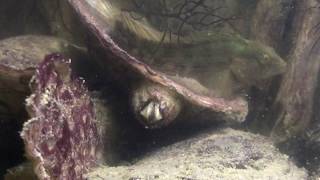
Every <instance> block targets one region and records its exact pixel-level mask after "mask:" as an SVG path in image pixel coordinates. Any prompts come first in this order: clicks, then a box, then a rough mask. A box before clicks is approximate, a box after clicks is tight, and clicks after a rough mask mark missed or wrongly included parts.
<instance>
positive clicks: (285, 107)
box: [271, 0, 320, 142]
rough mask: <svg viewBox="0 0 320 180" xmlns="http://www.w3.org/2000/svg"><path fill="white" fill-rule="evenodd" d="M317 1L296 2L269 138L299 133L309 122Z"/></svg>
mask: <svg viewBox="0 0 320 180" xmlns="http://www.w3.org/2000/svg"><path fill="white" fill-rule="evenodd" d="M318 6H319V3H318V2H317V1H316V0H306V1H296V3H295V12H294V18H293V22H292V32H291V37H292V40H291V42H292V45H291V49H290V51H289V55H288V58H287V59H288V63H289V68H288V71H287V73H286V74H285V76H284V78H283V80H282V83H281V86H280V90H279V93H278V95H277V98H276V100H275V103H274V107H273V110H274V112H273V114H276V117H274V118H276V120H277V121H276V124H275V126H274V128H273V130H272V134H271V135H272V137H274V139H275V140H276V141H278V142H280V141H285V140H287V139H288V138H290V137H293V136H297V135H300V134H301V133H303V132H304V131H305V129H306V128H307V127H308V126H309V124H310V122H311V121H312V117H313V113H314V112H317V109H316V108H315V107H314V103H315V100H316V99H317V97H316V96H315V93H316V89H317V85H318V83H317V82H318V74H319V68H320V61H319V60H320V46H319V43H318V41H319V28H318V23H319V18H320V11H319V8H317V7H318Z"/></svg>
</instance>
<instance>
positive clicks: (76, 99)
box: [21, 54, 102, 179]
mask: <svg viewBox="0 0 320 180" xmlns="http://www.w3.org/2000/svg"><path fill="white" fill-rule="evenodd" d="M70 63H71V60H70V59H64V58H63V57H62V56H60V55H57V54H54V55H50V56H47V57H46V59H45V60H44V62H42V63H41V64H40V65H39V67H38V69H37V73H36V75H35V76H34V78H33V81H34V82H33V83H34V84H33V88H34V89H33V94H32V95H31V96H30V97H29V98H28V100H27V106H28V109H29V113H30V116H31V117H32V119H30V120H29V121H27V122H26V123H25V124H24V127H23V130H22V133H21V137H22V138H23V140H24V142H25V147H26V152H27V155H28V156H29V157H30V158H31V160H33V161H34V167H35V172H36V174H37V176H38V177H39V179H82V178H83V174H84V173H86V172H87V171H88V170H89V169H90V168H91V167H93V166H95V165H96V163H97V159H98V157H100V155H101V154H100V153H101V152H100V150H101V148H102V144H101V137H100V134H99V130H98V128H97V126H96V119H95V113H94V110H93V104H92V101H91V100H90V97H89V95H88V90H87V89H86V86H85V85H84V82H83V80H82V79H79V78H75V77H74V75H73V73H72V71H71V69H70Z"/></svg>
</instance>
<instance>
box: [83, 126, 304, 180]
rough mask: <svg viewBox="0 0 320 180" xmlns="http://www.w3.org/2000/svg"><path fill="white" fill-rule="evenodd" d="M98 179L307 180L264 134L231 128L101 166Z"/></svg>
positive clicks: (93, 176) (92, 175) (93, 174)
mask: <svg viewBox="0 0 320 180" xmlns="http://www.w3.org/2000/svg"><path fill="white" fill-rule="evenodd" d="M88 179H90V180H95V179H96V180H98V179H132V180H133V179H140V180H158V179H159V180H167V179H172V180H182V179H190V180H191V179H201V180H209V179H266V180H267V179H292V180H295V179H296V180H300V179H307V173H306V172H305V170H304V169H300V168H297V167H296V166H295V165H294V164H293V162H292V161H290V160H289V159H288V157H287V156H285V155H283V154H281V153H279V151H278V150H277V149H276V148H275V147H274V146H273V145H272V142H271V141H270V140H268V139H266V138H264V137H262V136H258V135H254V134H251V133H246V132H243V131H237V130H233V129H230V128H226V129H219V130H217V129H214V131H212V130H211V131H210V130H209V131H207V132H205V133H202V134H200V135H196V136H193V137H191V138H189V139H187V140H183V141H180V142H177V143H174V144H171V145H168V146H166V147H162V148H158V149H157V150H154V151H152V152H149V153H147V154H146V155H144V156H143V157H141V158H139V159H138V160H136V161H135V162H134V163H133V164H132V165H122V166H117V167H106V166H104V167H100V168H98V169H96V170H94V171H93V172H91V173H90V174H89V175H88Z"/></svg>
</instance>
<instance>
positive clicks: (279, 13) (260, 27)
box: [246, 0, 294, 135]
mask: <svg viewBox="0 0 320 180" xmlns="http://www.w3.org/2000/svg"><path fill="white" fill-rule="evenodd" d="M293 14H294V1H293V0H261V1H258V3H257V7H256V9H255V12H254V13H253V15H252V16H251V17H252V22H251V24H250V38H252V39H254V40H256V41H259V42H262V43H263V44H266V45H269V46H271V47H273V48H274V49H275V51H276V52H277V53H278V54H279V55H280V56H281V57H282V58H283V59H284V60H285V61H288V59H287V58H286V56H287V54H288V52H287V51H288V49H289V47H290V30H291V24H292V22H291V21H292V16H293ZM282 76H283V74H282V75H280V76H276V77H274V78H272V79H269V80H267V81H265V82H263V83H262V85H261V87H260V88H259V89H257V88H252V89H251V92H250V97H251V98H250V99H249V109H250V112H249V115H248V118H247V121H246V123H247V124H248V126H249V128H250V129H251V130H253V131H255V132H258V133H261V134H265V135H268V134H270V131H271V130H272V127H273V126H274V123H275V120H273V119H272V118H270V116H269V115H270V113H272V112H271V111H270V109H271V107H272V105H273V102H274V100H275V97H276V95H277V92H278V89H279V84H280V82H279V81H280V80H281V78H282Z"/></svg>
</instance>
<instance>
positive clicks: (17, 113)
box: [0, 3, 83, 173]
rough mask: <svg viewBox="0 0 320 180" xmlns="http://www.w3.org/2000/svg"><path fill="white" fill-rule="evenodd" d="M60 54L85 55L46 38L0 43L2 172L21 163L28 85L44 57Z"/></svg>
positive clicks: (0, 41) (15, 39)
mask: <svg viewBox="0 0 320 180" xmlns="http://www.w3.org/2000/svg"><path fill="white" fill-rule="evenodd" d="M0 4H1V3H0ZM1 8H2V7H0V9H1ZM0 19H1V17H0ZM0 21H1V20H0ZM0 24H1V22H0ZM1 28H2V26H1ZM57 52H59V53H64V54H67V55H70V56H77V55H78V54H81V53H82V52H83V51H81V50H79V48H77V47H75V46H74V45H71V44H70V43H68V42H67V41H66V40H63V39H59V38H56V37H52V36H45V35H23V36H16V37H10V38H6V39H2V40H0V142H1V143H2V144H5V146H0V152H1V155H0V156H1V158H0V159H1V162H0V167H1V168H0V169H1V171H2V170H4V169H6V168H8V166H13V165H14V163H16V162H17V161H21V159H22V149H23V148H22V142H21V139H20V137H19V133H18V132H19V131H21V128H22V124H23V122H24V121H26V120H27V116H28V115H27V112H26V110H25V99H26V97H27V96H29V95H30V94H31V92H30V89H29V81H30V79H31V77H32V75H33V74H34V73H35V68H36V67H37V66H38V64H39V63H40V62H41V61H42V60H43V59H44V57H45V56H46V55H47V54H51V53H57ZM80 52H81V53H80ZM0 173H1V172H0Z"/></svg>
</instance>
